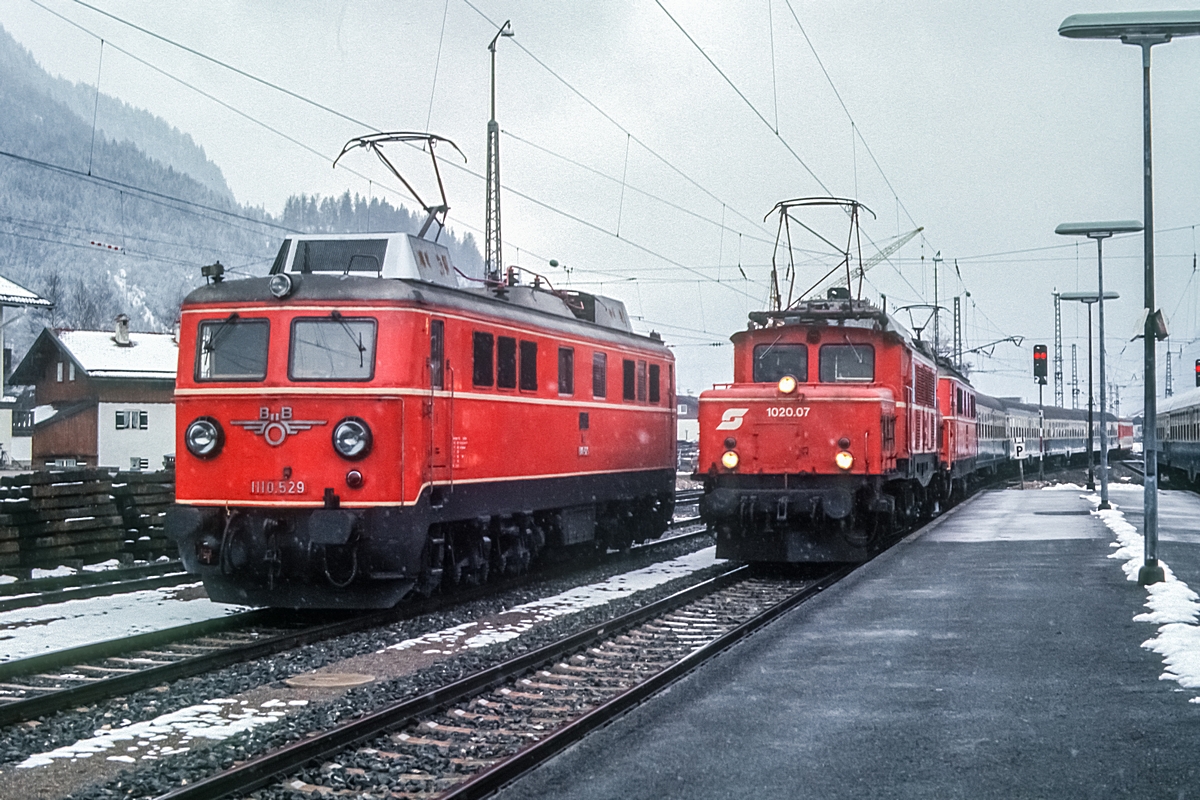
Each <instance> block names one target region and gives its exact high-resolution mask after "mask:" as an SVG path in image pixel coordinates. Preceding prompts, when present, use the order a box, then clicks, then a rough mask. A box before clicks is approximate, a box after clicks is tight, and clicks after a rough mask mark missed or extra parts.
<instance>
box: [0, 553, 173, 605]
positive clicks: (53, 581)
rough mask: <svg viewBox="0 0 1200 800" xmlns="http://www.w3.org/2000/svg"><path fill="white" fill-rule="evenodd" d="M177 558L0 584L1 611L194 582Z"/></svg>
mask: <svg viewBox="0 0 1200 800" xmlns="http://www.w3.org/2000/svg"><path fill="white" fill-rule="evenodd" d="M195 581H196V578H195V577H194V576H192V575H188V574H187V573H186V572H184V570H183V565H182V564H180V563H179V561H178V560H175V561H164V562H161V563H155V564H147V565H145V566H140V567H123V568H119V569H113V570H103V571H100V572H77V573H76V574H74V575H64V576H62V577H56V578H31V579H27V580H18V581H13V582H12V583H5V584H0V612H3V611H14V610H17V609H21V608H33V607H36V606H41V605H47V604H49V603H62V602H65V601H67V600H85V599H87V598H90V597H106V596H108V595H113V594H122V593H124V592H137V591H142V590H144V589H159V588H162V587H165V586H178V585H180V584H184V583H194V582H195Z"/></svg>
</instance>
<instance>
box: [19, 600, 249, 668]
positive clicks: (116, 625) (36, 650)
mask: <svg viewBox="0 0 1200 800" xmlns="http://www.w3.org/2000/svg"><path fill="white" fill-rule="evenodd" d="M198 586H200V584H198V583H194V584H185V585H183V586H169V587H165V588H162V589H147V590H145V591H141V592H129V593H126V594H117V595H111V596H108V597H93V598H89V599H87V600H68V601H66V602H63V603H53V604H51V605H46V606H38V607H36V608H22V609H17V610H15V611H5V612H3V613H0V662H3V661H14V660H16V659H18V658H28V657H29V656H36V655H41V654H43V653H50V652H53V651H55V650H65V649H67V648H70V647H78V646H80V645H85V644H93V643H95V642H102V641H106V640H108V639H119V638H121V637H123V636H130V635H132V634H135V633H146V632H148V631H156V630H162V629H164V628H173V627H175V626H176V625H186V624H188V623H191V622H200V621H202V620H206V619H212V618H214V617H223V616H226V615H228V614H233V613H236V612H238V611H242V610H243V608H242V607H241V606H231V605H225V604H224V603H214V602H212V601H211V600H208V599H207V598H202V599H195V600H180V599H178V598H177V597H176V595H178V594H179V593H180V592H181V591H187V590H191V591H190V592H189V593H194V591H195V588H196V587H198Z"/></svg>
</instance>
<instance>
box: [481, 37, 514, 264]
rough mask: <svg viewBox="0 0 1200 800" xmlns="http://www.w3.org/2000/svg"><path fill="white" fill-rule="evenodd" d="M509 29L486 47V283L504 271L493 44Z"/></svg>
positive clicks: (484, 254)
mask: <svg viewBox="0 0 1200 800" xmlns="http://www.w3.org/2000/svg"><path fill="white" fill-rule="evenodd" d="M512 35H513V31H512V25H511V24H510V21H507V20H506V21H505V23H504V24H503V25H501V26H500V30H498V31H496V35H495V36H493V37H492V41H491V42H490V43H489V44H488V52H490V53H491V54H492V116H491V119H489V120H488V124H487V190H486V191H487V202H486V208H485V209H484V232H483V238H484V251H483V267H484V272H485V274H486V277H487V279H488V280H489V281H493V282H495V283H499V282H500V280H501V277H502V276H501V273H502V272H503V270H504V264H503V262H504V257H503V255H502V253H501V250H500V247H501V237H500V124H499V123H498V122H496V42H498V41H499V40H500V37H501V36H512Z"/></svg>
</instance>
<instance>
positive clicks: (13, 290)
mask: <svg viewBox="0 0 1200 800" xmlns="http://www.w3.org/2000/svg"><path fill="white" fill-rule="evenodd" d="M52 305H54V304H53V303H51V302H50V301H49V300H47V299H46V298H44V297H40V296H38V295H37V294H35V293H33V292H31V291H29V290H28V289H26V288H25V287H24V286H21V285H19V284H16V283H13V282H12V281H10V280H9V279H8V278H4V277H0V306H42V307H46V308H48V307H50V306H52Z"/></svg>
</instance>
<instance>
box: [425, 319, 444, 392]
mask: <svg viewBox="0 0 1200 800" xmlns="http://www.w3.org/2000/svg"><path fill="white" fill-rule="evenodd" d="M445 364H446V323H445V322H443V321H442V320H440V319H434V320H430V321H429V385H430V386H431V387H432V388H434V389H445V388H446V378H445Z"/></svg>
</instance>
